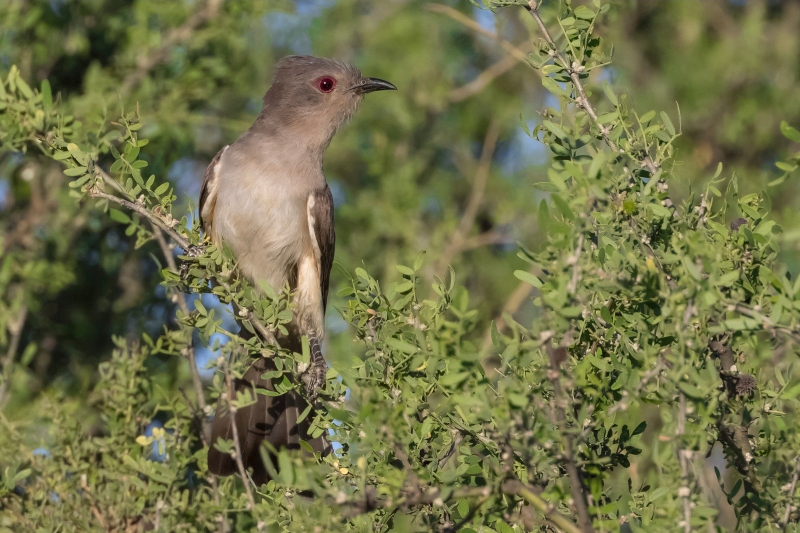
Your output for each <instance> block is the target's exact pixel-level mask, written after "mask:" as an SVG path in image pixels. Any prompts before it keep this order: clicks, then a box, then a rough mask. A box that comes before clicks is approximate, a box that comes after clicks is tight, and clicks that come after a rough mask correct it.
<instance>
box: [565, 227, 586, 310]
mask: <svg viewBox="0 0 800 533" xmlns="http://www.w3.org/2000/svg"><path fill="white" fill-rule="evenodd" d="M583 237H584V235H583V231H581V234H580V237H578V246H576V247H575V255H573V256H572V257H570V259H569V260H570V261H574V262H573V263H572V279H571V280H570V281H569V284H568V285H567V292H568V293H569V294H575V291H576V290H577V288H578V277H579V276H580V273H581V264H580V258H581V252H582V251H583Z"/></svg>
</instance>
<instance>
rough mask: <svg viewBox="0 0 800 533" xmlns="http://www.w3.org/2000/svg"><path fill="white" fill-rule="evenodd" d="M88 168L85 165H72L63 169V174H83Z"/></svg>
mask: <svg viewBox="0 0 800 533" xmlns="http://www.w3.org/2000/svg"><path fill="white" fill-rule="evenodd" d="M88 171H89V169H88V168H86V167H73V168H68V169H65V170H64V175H65V176H83V175H84V174H86V172H88Z"/></svg>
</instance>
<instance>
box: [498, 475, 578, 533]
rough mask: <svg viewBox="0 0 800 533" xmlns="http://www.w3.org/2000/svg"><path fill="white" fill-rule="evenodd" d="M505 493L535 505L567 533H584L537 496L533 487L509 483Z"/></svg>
mask: <svg viewBox="0 0 800 533" xmlns="http://www.w3.org/2000/svg"><path fill="white" fill-rule="evenodd" d="M503 492H505V493H506V494H514V495H516V496H519V497H520V498H522V499H523V500H525V501H526V502H528V503H530V504H531V505H533V506H534V507H535V508H536V509H538V510H539V512H541V513H542V514H543V515H544V516H545V517H546V518H547V519H548V520H549V521H551V522H552V523H553V524H555V525H556V526H558V527H559V528H561V529H563V530H564V531H566V532H567V533H582V529H581V528H579V527H578V526H576V525H575V524H573V523H572V521H571V520H570V519H569V518H567V517H566V516H564V515H563V514H561V513H559V512H558V510H557V509H556V508H555V506H554V505H553V504H551V503H549V502H547V501H545V500H543V499H542V498H541V497H540V496H539V495H537V494H536V493H535V492H534V491H533V489H532V488H531V487H528V486H526V485H524V484H523V483H522V482H520V481H507V482H506V483H504V484H503Z"/></svg>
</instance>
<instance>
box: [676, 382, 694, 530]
mask: <svg viewBox="0 0 800 533" xmlns="http://www.w3.org/2000/svg"><path fill="white" fill-rule="evenodd" d="M684 433H686V396H684V395H683V393H681V394H680V397H679V399H678V429H677V434H678V437H683V434H684ZM678 455H679V460H680V463H681V488H680V489H678V496H679V497H680V498H681V499H682V500H683V531H684V533H692V498H691V496H692V491H691V489H690V488H689V457H691V455H692V452H691V451H689V450H684V449H683V446H679V447H678ZM679 525H680V524H679Z"/></svg>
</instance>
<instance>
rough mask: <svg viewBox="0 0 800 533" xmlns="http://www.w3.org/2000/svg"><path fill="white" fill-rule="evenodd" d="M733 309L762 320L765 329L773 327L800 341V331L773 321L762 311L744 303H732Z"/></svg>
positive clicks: (772, 328)
mask: <svg viewBox="0 0 800 533" xmlns="http://www.w3.org/2000/svg"><path fill="white" fill-rule="evenodd" d="M732 310H733V311H736V312H737V313H739V314H742V315H745V316H747V317H750V318H752V319H755V320H760V321H761V325H762V326H763V327H764V329H771V330H773V331H776V332H780V333H784V334H786V335H788V336H789V337H791V338H792V339H793V340H794V341H795V342H800V331H797V330H794V329H792V328H787V327H786V326H781V325H778V324H775V323H774V322H772V320H770V319H769V317H766V316H764V315H762V314H761V313H759V312H757V311H755V310H753V309H750V308H749V307H746V306H744V305H742V304H732Z"/></svg>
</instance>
